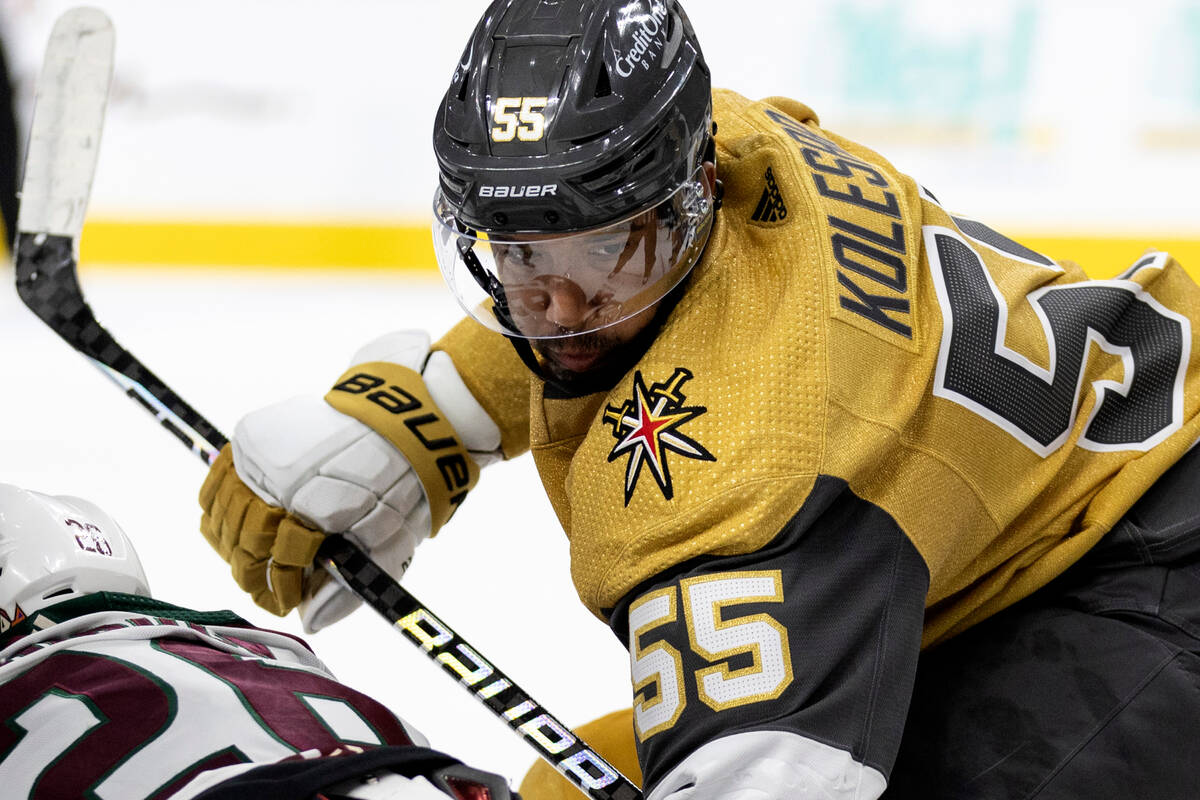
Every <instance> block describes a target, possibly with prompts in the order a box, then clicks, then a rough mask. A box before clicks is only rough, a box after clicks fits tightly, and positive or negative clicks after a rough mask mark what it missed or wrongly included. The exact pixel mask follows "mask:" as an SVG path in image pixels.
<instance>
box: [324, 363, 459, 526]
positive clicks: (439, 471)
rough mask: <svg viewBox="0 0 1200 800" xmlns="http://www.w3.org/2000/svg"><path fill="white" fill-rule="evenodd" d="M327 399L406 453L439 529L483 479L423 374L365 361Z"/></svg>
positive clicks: (339, 380) (396, 366) (327, 395)
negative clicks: (432, 394)
mask: <svg viewBox="0 0 1200 800" xmlns="http://www.w3.org/2000/svg"><path fill="white" fill-rule="evenodd" d="M325 401H326V402H327V403H329V405H331V406H333V407H334V408H335V409H337V410H338V411H340V412H342V413H343V414H347V415H349V416H351V417H354V418H355V419H356V420H358V421H359V422H361V423H363V424H364V425H366V426H367V427H369V428H371V430H373V431H375V432H376V433H378V434H379V435H381V436H383V437H384V438H385V439H387V440H388V441H389V442H391V443H392V444H394V445H395V446H396V448H397V449H399V450H400V452H401V453H403V454H404V457H405V458H406V459H407V460H408V463H409V464H410V465H412V469H413V472H415V473H416V474H417V478H418V479H419V480H420V481H421V486H422V487H423V488H424V489H425V496H426V497H427V498H428V499H429V513H430V517H431V518H432V522H433V524H432V532H433V533H437V532H438V530H439V529H440V528H441V527H442V525H444V524H445V523H446V521H447V520H448V519H450V517H451V515H453V514H454V511H455V510H456V509H457V508H458V506H459V504H461V503H462V501H463V499H464V498H465V497H466V494H467V492H468V491H470V490H471V489H472V488H474V486H475V484H476V482H477V481H478V480H479V465H478V464H476V463H475V460H474V459H472V458H471V456H470V455H469V454H468V453H467V448H466V447H465V446H463V444H462V442H461V441H460V440H459V438H458V434H457V433H455V431H454V428H453V427H451V425H450V423H449V422H447V421H446V418H445V417H444V416H443V414H442V412H441V410H440V409H439V408H438V407H437V406H436V405H435V404H434V402H433V398H432V397H431V396H430V395H429V390H428V389H427V388H426V387H425V380H424V379H423V378H422V377H421V374H420V373H419V372H416V371H414V370H411V369H409V368H408V367H402V366H400V365H399V364H392V363H388V362H383V361H374V362H371V363H368V364H360V365H358V366H356V367H351V368H350V369H349V370H347V372H346V373H345V374H344V375H342V377H341V378H339V379H338V382H337V383H336V384H335V385H334V387H333V388H332V389H330V390H329V393H328V394H326V395H325Z"/></svg>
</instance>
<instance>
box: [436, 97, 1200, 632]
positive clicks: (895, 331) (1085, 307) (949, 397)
mask: <svg viewBox="0 0 1200 800" xmlns="http://www.w3.org/2000/svg"><path fill="white" fill-rule="evenodd" d="M714 115H715V119H716V121H717V124H718V137H717V170H718V178H720V179H721V181H722V182H723V185H724V187H725V196H724V204H723V207H722V208H721V210H720V211H719V212H718V213H717V218H716V223H715V225H714V228H713V233H712V236H711V239H710V242H709V245H708V248H707V251H706V253H705V255H704V257H703V259H702V260H701V262H700V263H699V264H698V265H697V266H696V268H695V270H694V272H693V274H692V276H691V278H690V282H689V284H688V286H687V288H686V291H685V292H684V294H683V296H682V299H681V300H680V301H679V303H678V305H677V306H676V307H675V308H674V309H673V311H672V312H671V314H670V316H669V317H668V318H667V320H666V322H665V323H664V325H663V327H662V329H661V332H660V333H659V335H658V336H657V338H656V339H655V341H654V343H653V344H652V345H651V347H650V348H649V350H648V351H647V352H646V353H645V355H644V356H643V357H642V358H641V360H640V361H639V362H638V363H637V364H636V365H635V367H634V368H633V369H631V370H630V372H629V373H628V374H627V375H626V376H625V377H624V378H623V379H622V380H621V381H620V382H619V383H618V384H617V385H616V386H615V388H613V389H612V390H611V391H609V392H608V393H600V394H594V395H590V396H587V397H575V398H557V397H553V396H547V393H546V392H545V391H544V390H545V386H544V385H543V384H542V382H541V381H540V380H537V379H530V377H529V375H528V371H527V370H526V369H525V367H524V366H523V365H522V364H521V363H520V361H519V360H518V359H517V358H516V357H515V355H514V354H513V353H512V348H511V346H510V345H509V344H508V343H507V342H506V341H505V340H504V339H503V338H502V337H500V336H498V335H496V334H493V333H490V332H487V331H485V330H484V329H482V328H481V327H480V326H478V325H476V324H475V323H473V322H471V321H469V320H468V321H464V322H463V323H460V324H459V325H458V326H457V327H456V328H454V329H453V330H452V331H450V332H449V333H448V334H447V335H446V336H445V337H444V338H443V340H442V341H441V342H440V343H439V345H438V347H440V348H441V349H444V350H446V351H448V352H449V353H450V355H451V356H452V358H453V360H454V362H455V364H456V365H457V367H458V369H459V370H460V372H461V373H462V375H463V377H464V380H465V381H466V382H467V384H468V386H470V388H471V389H472V390H473V391H474V393H475V395H476V397H477V398H478V399H479V400H480V402H481V403H482V404H483V405H484V406H485V408H487V409H488V411H489V412H490V413H491V414H492V416H493V417H494V418H495V419H496V420H497V422H498V424H499V425H500V426H501V428H502V430H503V432H504V437H503V445H504V448H505V452H506V454H507V455H509V456H512V455H515V454H517V453H519V452H522V451H523V450H524V449H525V448H526V447H528V448H530V449H532V451H533V456H534V458H535V460H536V463H537V467H538V470H539V472H540V474H541V477H542V480H543V482H544V484H545V488H546V491H547V492H548V494H549V496H550V499H551V500H552V502H553V504H554V507H555V509H556V511H557V513H558V516H559V519H560V520H561V522H562V525H563V527H564V529H565V531H566V533H567V535H568V536H569V537H570V542H571V569H572V575H573V579H574V583H575V586H576V588H577V590H578V592H579V596H580V597H581V598H582V600H583V602H584V603H585V604H586V605H587V606H588V608H589V609H591V610H592V611H593V612H594V613H596V614H598V615H601V616H604V614H605V611H606V610H607V609H611V608H613V607H614V606H616V605H617V604H618V602H619V601H621V600H622V598H624V597H626V596H627V595H628V594H629V593H630V592H631V591H633V590H634V589H635V588H636V587H638V586H639V584H642V583H643V582H645V581H647V580H649V579H650V578H652V577H654V576H656V575H658V574H660V573H663V572H664V571H669V570H670V569H671V568H673V567H675V566H677V565H679V564H681V563H683V562H686V561H688V560H689V559H694V558H696V557H700V556H732V555H738V554H746V553H753V552H754V551H756V550H758V549H759V548H763V547H764V546H766V545H767V544H768V543H769V542H771V541H772V539H773V538H774V537H776V536H777V535H778V534H779V532H780V530H781V529H782V528H783V526H784V525H785V524H786V523H787V522H788V520H790V519H792V518H793V517H794V516H795V515H796V514H797V512H798V511H799V510H800V509H801V507H802V506H803V504H804V503H805V501H806V499H807V498H808V496H809V494H810V492H811V491H812V489H813V487H814V484H815V482H816V481H817V479H818V477H819V476H832V477H835V478H839V479H841V480H844V481H845V482H846V483H847V484H848V486H849V488H850V490H851V491H852V492H853V493H854V494H855V495H857V496H858V497H860V498H862V499H863V500H865V501H868V502H869V503H871V504H874V505H875V506H877V507H878V508H880V509H882V510H883V511H885V512H886V513H887V514H888V515H890V516H891V517H892V518H893V519H894V520H895V521H896V523H897V524H898V525H899V526H900V528H901V529H902V530H903V531H904V533H905V535H906V536H907V537H908V539H909V540H910V541H911V543H912V544H913V545H914V546H915V548H916V550H917V551H918V552H919V554H920V556H921V558H922V559H923V560H924V563H925V566H926V568H927V569H928V573H929V589H928V594H927V597H926V613H925V628H924V644H925V645H928V644H931V643H933V642H936V641H938V640H940V639H943V638H945V637H948V636H951V635H953V634H955V633H957V632H959V631H961V630H963V629H965V628H967V627H969V626H970V625H972V624H974V623H976V622H978V621H980V620H981V619H983V618H985V617H987V616H988V615H990V614H993V613H995V612H996V611H998V610H999V609H1001V608H1003V607H1005V606H1007V605H1009V604H1011V603H1012V602H1014V601H1016V600H1018V599H1020V598H1021V597H1023V596H1025V595H1027V594H1029V593H1030V592H1032V591H1033V590H1035V589H1037V588H1038V587H1039V586H1042V585H1044V584H1045V583H1046V582H1047V581H1049V580H1050V579H1051V578H1053V577H1054V576H1055V575H1057V574H1059V573H1060V572H1061V571H1062V570H1064V569H1065V568H1066V567H1067V566H1069V565H1070V564H1071V563H1073V562H1074V561H1075V560H1077V559H1078V558H1079V557H1080V556H1081V555H1082V554H1083V553H1084V552H1086V551H1087V550H1088V549H1089V548H1090V547H1091V546H1092V545H1093V544H1095V543H1096V542H1097V540H1099V539H1100V537H1101V536H1103V535H1104V534H1105V533H1106V532H1107V531H1108V530H1109V529H1110V528H1111V526H1112V525H1113V524H1114V522H1116V520H1118V519H1119V518H1120V517H1121V515H1122V514H1123V513H1124V512H1125V511H1126V510H1127V509H1128V508H1129V506H1130V505H1131V504H1132V503H1133V502H1134V501H1135V500H1136V499H1137V498H1138V497H1139V496H1140V495H1141V493H1142V492H1143V491H1144V490H1145V489H1146V488H1147V487H1149V486H1150V485H1151V484H1152V483H1153V482H1154V481H1155V480H1156V479H1157V478H1158V477H1159V476H1160V475H1161V474H1162V473H1163V472H1164V471H1165V470H1166V469H1167V468H1168V467H1169V466H1170V465H1171V464H1173V463H1174V462H1175V461H1176V460H1177V459H1178V458H1179V457H1180V456H1181V455H1182V454H1183V453H1184V452H1186V451H1187V450H1188V448H1189V447H1191V446H1192V444H1193V443H1194V442H1195V441H1196V440H1197V437H1198V436H1200V418H1198V413H1197V412H1198V409H1200V369H1197V368H1196V366H1195V364H1194V361H1193V358H1192V354H1193V353H1194V352H1195V351H1196V341H1195V335H1196V334H1195V331H1194V330H1193V326H1194V323H1195V321H1196V320H1198V319H1200V288H1198V287H1197V286H1196V284H1195V283H1194V282H1193V281H1192V280H1191V278H1190V277H1188V275H1187V274H1186V273H1185V272H1184V271H1183V269H1182V268H1181V267H1180V265H1179V264H1178V263H1176V262H1175V261H1174V260H1173V259H1172V258H1171V257H1170V256H1169V255H1168V254H1166V253H1160V252H1155V251H1148V252H1147V253H1146V255H1145V256H1144V257H1143V258H1142V259H1141V260H1140V261H1138V263H1137V264H1134V265H1131V266H1130V268H1129V269H1128V270H1127V271H1125V272H1124V273H1122V274H1121V275H1120V276H1118V277H1117V278H1114V279H1112V280H1088V279H1087V276H1086V275H1085V274H1084V272H1083V271H1082V270H1081V269H1080V268H1079V267H1078V266H1076V265H1074V264H1072V263H1070V262H1066V261H1055V260H1053V259H1052V258H1050V257H1047V255H1044V254H1041V253H1037V252H1034V251H1032V250H1030V249H1028V248H1025V247H1023V246H1022V245H1020V244H1019V243H1017V242H1014V241H1012V240H1010V239H1008V238H1007V237H1005V236H1003V235H1001V234H999V233H997V232H996V231H994V230H992V229H990V228H988V227H987V226H986V225H985V224H983V223H982V222H980V221H977V220H974V219H972V218H970V217H965V216H962V215H960V214H957V213H955V212H953V211H952V210H950V209H946V208H943V207H942V205H941V204H940V203H939V202H938V200H937V199H936V197H935V196H934V194H933V193H931V192H930V191H927V190H926V189H925V188H924V187H922V186H921V185H919V184H918V183H917V182H916V181H914V180H913V179H912V178H910V177H907V176H905V175H901V174H899V173H898V172H897V171H896V170H895V169H894V168H893V167H892V166H891V165H890V164H889V163H888V162H887V161H886V160H884V159H883V158H881V157H880V156H879V155H877V154H876V153H874V152H872V151H871V150H868V149H867V148H864V147H862V146H860V145H857V144H855V143H852V142H849V141H846V140H844V139H842V138H841V137H838V136H836V135H835V134H832V133H830V132H828V131H825V130H823V129H822V128H820V127H819V124H818V122H817V119H816V117H815V115H814V114H813V112H812V111H811V110H810V109H808V108H807V107H805V106H804V105H802V104H800V103H797V102H795V101H792V100H788V99H785V98H770V99H767V100H765V101H761V102H752V101H749V100H747V99H745V98H743V97H741V96H739V95H737V94H734V93H732V92H727V91H717V92H715V93H714Z"/></svg>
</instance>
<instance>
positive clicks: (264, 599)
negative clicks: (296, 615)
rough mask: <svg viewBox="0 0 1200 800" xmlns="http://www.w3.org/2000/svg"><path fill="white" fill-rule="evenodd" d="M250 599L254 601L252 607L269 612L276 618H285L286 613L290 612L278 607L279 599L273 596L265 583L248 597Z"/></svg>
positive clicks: (288, 609)
mask: <svg viewBox="0 0 1200 800" xmlns="http://www.w3.org/2000/svg"><path fill="white" fill-rule="evenodd" d="M250 599H251V600H253V601H254V605H256V606H258V607H259V608H263V609H266V610H267V611H270V612H271V613H272V614H274V615H275V616H277V617H286V616H287V615H288V612H289V611H291V609H290V608H281V607H280V605H279V598H277V597H276V596H275V594H274V592H272V591H271V587H269V586H267V585H266V582H265V581H264V583H263V587H262V589H260V590H258V591H256V592H253V593H252V594H251V595H250Z"/></svg>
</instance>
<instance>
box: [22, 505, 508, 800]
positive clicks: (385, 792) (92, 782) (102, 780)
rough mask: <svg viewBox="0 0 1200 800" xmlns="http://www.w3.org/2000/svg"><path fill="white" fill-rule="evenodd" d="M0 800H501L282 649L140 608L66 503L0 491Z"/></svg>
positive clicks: (145, 605) (126, 551)
mask: <svg viewBox="0 0 1200 800" xmlns="http://www.w3.org/2000/svg"><path fill="white" fill-rule="evenodd" d="M0 720H3V721H4V725H3V726H0V784H2V785H3V787H4V788H3V794H4V796H5V797H10V798H47V800H63V798H78V797H102V798H121V800H137V799H138V798H175V800H183V799H184V798H205V800H226V799H228V800H234V799H241V798H247V797H253V798H256V800H258V799H263V798H266V799H269V798H288V800H296V799H297V798H324V799H325V800H334V799H335V798H354V797H359V798H376V799H377V800H386V799H388V798H391V799H393V800H422V798H424V800H432V798H439V797H440V798H442V799H443V800H445V798H446V796H447V795H449V796H450V797H457V798H468V799H469V800H481V799H483V800H488V799H490V800H504V798H508V797H510V796H511V795H510V794H509V793H508V790H507V786H506V784H505V783H504V781H503V780H502V779H501V778H500V777H499V776H496V775H491V774H490V773H483V772H480V771H478V770H472V769H469V768H467V767H465V766H464V765H462V764H461V763H459V762H458V761H456V760H455V759H452V758H450V757H449V756H446V755H444V754H442V753H439V752H437V751H434V750H430V749H429V748H428V747H427V745H428V742H427V741H426V740H425V739H424V737H422V736H421V735H420V733H418V732H416V731H414V730H413V729H412V728H410V727H409V726H407V725H406V724H405V723H404V722H403V721H402V720H401V719H399V718H398V717H396V716H395V715H394V714H392V713H391V712H390V711H388V710H387V709H386V708H385V707H383V706H382V705H380V704H379V703H377V702H375V701H374V700H372V699H371V698H369V697H367V696H366V695H363V694H361V693H359V692H357V691H355V690H353V689H350V688H349V687H347V686H344V685H342V684H340V683H338V682H337V681H336V680H334V678H333V676H332V675H330V674H329V671H328V670H327V669H326V668H325V666H324V665H323V664H322V663H321V662H320V661H319V660H318V659H317V658H316V656H314V655H313V653H312V652H311V651H310V650H309V649H308V647H307V645H305V644H304V642H302V641H301V640H299V639H296V638H294V637H291V636H288V635H286V634H282V633H275V632H271V631H266V630H262V629H259V628H255V627H253V626H251V625H249V624H248V623H247V622H245V621H243V620H242V619H240V618H239V617H237V616H235V615H234V614H232V613H230V612H227V611H217V612H198V611H191V610H188V609H184V608H179V607H177V606H173V605H170V604H168V603H165V602H162V601H159V600H155V599H152V598H151V597H150V591H149V587H148V585H147V582H146V576H145V574H144V573H143V571H142V566H141V564H140V562H139V561H138V557H137V554H136V553H135V552H134V549H133V547H132V545H131V544H130V542H129V539H128V538H127V537H126V536H125V534H124V532H123V531H122V530H121V528H120V527H119V526H118V525H117V523H116V522H114V521H113V519H112V518H111V517H109V516H108V515H107V514H105V513H104V512H103V511H101V510H100V509H99V508H97V507H96V506H95V505H93V504H91V503H89V502H87V501H84V500H81V499H79V498H75V497H51V496H48V495H44V494H40V493H37V492H32V491H27V490H24V489H20V488H18V487H15V486H12V485H9V484H0Z"/></svg>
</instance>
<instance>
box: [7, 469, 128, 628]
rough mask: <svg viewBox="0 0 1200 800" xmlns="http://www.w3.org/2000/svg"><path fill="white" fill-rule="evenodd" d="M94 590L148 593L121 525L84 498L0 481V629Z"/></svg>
mask: <svg viewBox="0 0 1200 800" xmlns="http://www.w3.org/2000/svg"><path fill="white" fill-rule="evenodd" d="M93 592H124V593H126V594H136V595H143V596H146V597H148V596H149V595H150V586H149V584H148V583H147V581H146V574H145V572H143V570H142V563H141V561H139V560H138V556H137V552H136V551H135V550H134V549H133V544H132V543H131V542H130V541H129V538H128V537H127V536H126V535H125V532H124V531H123V530H121V526H120V525H118V524H117V523H116V521H115V520H114V519H113V518H112V517H110V516H109V515H108V514H106V513H105V512H104V511H102V510H100V508H98V507H97V506H96V505H95V504H93V503H90V502H88V501H87V500H83V499H81V498H78V497H67V496H56V497H51V496H50V495H45V494H41V493H40V492H31V491H29V490H27V489H22V488H20V487H17V486H13V485H11V484H7V483H0V632H2V631H5V630H8V628H9V627H11V626H12V625H14V624H15V623H17V622H20V621H21V620H22V619H24V618H25V617H27V616H29V615H31V614H33V613H34V612H35V611H39V610H40V609H43V608H45V607H46V606H50V605H53V604H54V603H60V602H62V601H63V600H70V599H71V598H74V597H80V596H82V595H85V594H91V593H93Z"/></svg>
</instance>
